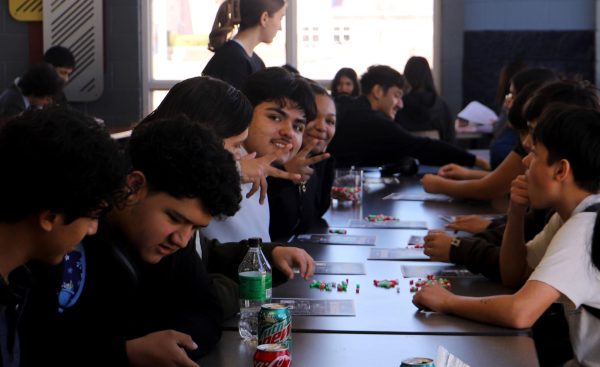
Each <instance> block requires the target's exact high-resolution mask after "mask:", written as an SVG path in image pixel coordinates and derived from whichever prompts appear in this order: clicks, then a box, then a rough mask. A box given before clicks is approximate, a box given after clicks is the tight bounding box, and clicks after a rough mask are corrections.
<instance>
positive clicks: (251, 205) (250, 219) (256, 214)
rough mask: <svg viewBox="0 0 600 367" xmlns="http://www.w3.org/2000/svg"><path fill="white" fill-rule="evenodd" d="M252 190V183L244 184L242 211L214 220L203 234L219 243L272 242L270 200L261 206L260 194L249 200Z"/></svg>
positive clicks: (255, 194) (266, 200)
mask: <svg viewBox="0 0 600 367" xmlns="http://www.w3.org/2000/svg"><path fill="white" fill-rule="evenodd" d="M242 155H246V151H244V150H242ZM251 189H252V183H247V184H242V202H241V203H240V210H239V211H238V212H237V213H235V215H234V216H232V217H228V218H225V219H224V220H219V219H217V218H215V219H213V220H212V221H211V222H210V224H209V225H208V227H206V228H204V229H202V234H203V235H204V236H205V237H206V238H208V239H217V240H219V242H239V241H242V240H246V239H248V238H251V237H260V238H262V240H263V242H271V236H270V235H269V223H270V216H271V213H270V212H269V199H268V198H265V202H264V204H262V205H261V204H260V203H259V202H258V201H259V199H260V195H259V194H260V192H256V193H254V194H253V195H252V196H251V197H250V198H249V199H247V198H246V194H247V193H248V192H250V190H251Z"/></svg>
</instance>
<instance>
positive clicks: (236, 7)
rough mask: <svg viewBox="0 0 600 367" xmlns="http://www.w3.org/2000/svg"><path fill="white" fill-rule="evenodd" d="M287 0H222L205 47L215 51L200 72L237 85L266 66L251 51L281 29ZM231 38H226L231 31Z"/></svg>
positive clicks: (238, 86)
mask: <svg viewBox="0 0 600 367" xmlns="http://www.w3.org/2000/svg"><path fill="white" fill-rule="evenodd" d="M286 8H287V4H286V0H225V1H224V2H223V3H222V4H221V6H220V7H219V10H218V11H217V15H216V17H215V22H214V24H213V29H212V31H211V33H210V36H209V39H210V41H209V45H208V48H209V49H210V50H211V51H213V52H214V53H215V54H214V55H213V57H212V58H211V59H210V61H209V62H208V64H207V65H206V67H205V68H204V70H203V71H202V75H208V76H212V77H215V78H218V79H221V80H223V81H225V82H227V83H229V84H231V85H233V86H234V87H236V88H240V87H241V86H242V84H243V83H244V81H245V80H246V78H247V77H248V76H250V75H251V74H254V73H255V72H257V71H259V70H262V69H264V68H265V63H264V62H263V61H262V59H261V58H260V57H259V56H258V55H257V54H256V53H255V52H254V48H255V47H256V46H258V45H259V44H260V43H271V42H273V38H275V36H276V35H277V32H279V30H281V20H282V18H283V16H284V15H285V11H286ZM236 27H237V33H236V34H235V35H234V36H233V38H232V39H228V38H229V37H230V36H231V34H232V33H234V30H235V28H236Z"/></svg>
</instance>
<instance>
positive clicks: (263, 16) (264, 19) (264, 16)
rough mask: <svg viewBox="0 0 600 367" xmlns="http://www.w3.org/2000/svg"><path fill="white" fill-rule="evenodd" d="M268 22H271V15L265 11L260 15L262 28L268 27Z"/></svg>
mask: <svg viewBox="0 0 600 367" xmlns="http://www.w3.org/2000/svg"><path fill="white" fill-rule="evenodd" d="M268 20H269V13H267V12H266V11H263V12H262V14H261V15H260V25H261V26H262V27H264V26H266V25H267V21H268Z"/></svg>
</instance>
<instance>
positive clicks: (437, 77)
mask: <svg viewBox="0 0 600 367" xmlns="http://www.w3.org/2000/svg"><path fill="white" fill-rule="evenodd" d="M297 1H298V0H288V7H287V11H286V14H285V26H286V35H285V37H286V39H285V49H286V50H285V59H286V63H288V64H290V65H294V66H295V65H298V51H297V50H298V38H297V34H298V33H297V26H298V21H297V17H296V15H297V14H298V11H297V7H298V3H297ZM140 3H141V25H142V32H141V34H142V113H143V114H144V116H146V115H147V114H149V113H150V112H151V110H150V108H151V107H152V92H154V91H156V90H169V89H170V88H171V87H173V86H174V85H175V84H177V83H178V82H180V80H158V79H153V78H152V66H153V65H152V54H151V53H152V50H151V44H150V43H151V38H152V29H151V25H152V21H151V19H152V9H151V7H150V1H141V2H140ZM441 9H442V0H433V59H434V66H433V77H434V81H435V83H436V86H437V88H438V90H440V91H441V90H442V75H441V69H442V68H441V67H440V65H441V64H440V63H441V62H442V57H441V49H442V44H441V43H442V42H441V41H442V34H441V30H442V14H441ZM316 82H317V83H319V84H320V85H322V86H324V87H329V85H330V84H331V79H323V80H316Z"/></svg>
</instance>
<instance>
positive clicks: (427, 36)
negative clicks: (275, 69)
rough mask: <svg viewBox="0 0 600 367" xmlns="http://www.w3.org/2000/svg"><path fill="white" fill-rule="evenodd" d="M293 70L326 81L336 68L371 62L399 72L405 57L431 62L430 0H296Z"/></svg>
mask: <svg viewBox="0 0 600 367" xmlns="http://www.w3.org/2000/svg"><path fill="white" fill-rule="evenodd" d="M296 7H297V24H298V29H303V30H305V32H306V30H308V29H310V30H311V33H310V37H308V38H309V41H308V42H307V37H305V36H304V35H302V38H301V39H302V41H300V39H299V42H298V49H297V55H298V63H297V65H298V70H300V71H301V72H302V74H303V75H306V76H308V77H309V78H312V79H318V80H331V79H333V76H334V75H335V73H336V72H337V71H338V70H339V69H340V68H342V67H351V68H353V69H354V70H356V72H357V73H359V74H361V73H363V72H365V71H366V69H367V67H368V66H369V65H372V64H386V65H390V66H392V67H393V68H395V69H397V70H399V71H402V70H403V69H404V64H405V63H406V61H407V60H408V58H409V57H411V56H417V55H418V56H423V57H425V58H427V59H428V61H429V63H430V65H432V64H433V0H369V1H364V0H327V1H325V0H298V1H297V2H296Z"/></svg>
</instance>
